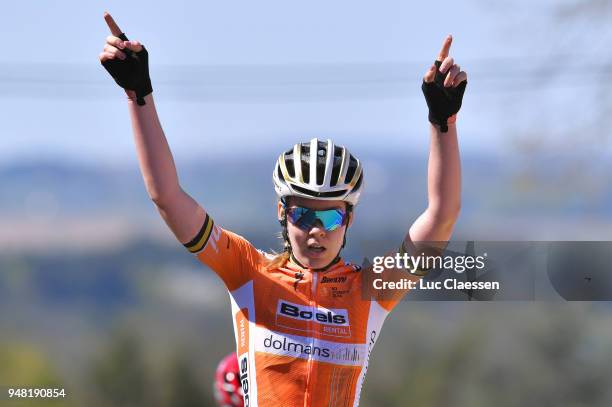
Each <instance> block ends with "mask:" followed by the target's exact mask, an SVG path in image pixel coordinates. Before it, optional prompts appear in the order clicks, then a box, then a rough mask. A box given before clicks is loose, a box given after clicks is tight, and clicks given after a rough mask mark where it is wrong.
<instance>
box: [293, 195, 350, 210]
mask: <svg viewBox="0 0 612 407" xmlns="http://www.w3.org/2000/svg"><path fill="white" fill-rule="evenodd" d="M287 205H289V206H293V205H295V206H303V207H304V208H310V209H319V210H323V209H332V208H340V209H345V208H346V203H345V202H344V201H340V200H335V201H322V200H318V199H310V198H302V197H300V196H290V197H287Z"/></svg>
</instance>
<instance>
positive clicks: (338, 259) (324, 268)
mask: <svg viewBox="0 0 612 407" xmlns="http://www.w3.org/2000/svg"><path fill="white" fill-rule="evenodd" d="M289 260H290V261H292V262H294V263H295V264H297V265H298V266H300V267H301V268H303V269H311V270H312V271H325V270H327V269H328V268H330V267H331V266H333V265H334V264H336V263H338V262H339V261H340V252H338V254H337V255H336V257H335V258H334V259H333V260H332V261H331V262H330V263H329V264H328V265H327V266H325V267H321V268H316V269H315V268H311V267H306V266H304V265H303V264H302V263H300V262H299V261H298V259H296V258H295V256H294V255H293V253H291V254H290V255H289Z"/></svg>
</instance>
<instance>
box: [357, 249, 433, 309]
mask: <svg viewBox="0 0 612 407" xmlns="http://www.w3.org/2000/svg"><path fill="white" fill-rule="evenodd" d="M405 253H407V251H406V249H405V247H404V242H402V243H401V245H400V247H399V250H396V251H391V252H389V253H386V255H385V257H395V256H396V254H399V255H400V256H404V254H405ZM411 264H412V263H411ZM368 271H369V272H370V273H372V277H370V278H371V281H373V280H374V279H375V278H378V279H381V280H382V281H385V282H387V283H390V282H393V283H395V284H396V287H401V288H394V289H383V290H373V291H374V295H373V297H374V299H375V300H376V302H378V304H379V305H380V306H381V307H383V308H384V309H386V310H387V311H388V312H391V311H392V310H393V308H395V307H396V306H397V304H399V303H400V302H401V301H402V299H403V298H404V297H405V296H406V294H408V292H409V291H410V286H408V285H407V282H408V281H411V282H412V283H413V284H416V283H417V282H418V281H419V280H420V279H421V278H422V277H423V275H422V274H421V273H423V272H425V270H422V269H421V268H417V269H416V271H415V273H411V272H409V271H408V270H406V269H401V268H395V267H393V268H384V270H383V271H382V272H381V273H373V270H372V267H370V268H369V269H368ZM400 283H403V284H400Z"/></svg>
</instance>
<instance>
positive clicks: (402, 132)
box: [0, 0, 612, 406]
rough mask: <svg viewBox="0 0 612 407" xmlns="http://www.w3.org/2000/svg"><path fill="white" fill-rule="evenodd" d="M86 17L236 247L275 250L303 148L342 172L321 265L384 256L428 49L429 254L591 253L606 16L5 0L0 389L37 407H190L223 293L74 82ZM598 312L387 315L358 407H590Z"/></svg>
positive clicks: (90, 51)
mask: <svg viewBox="0 0 612 407" xmlns="http://www.w3.org/2000/svg"><path fill="white" fill-rule="evenodd" d="M105 10H108V11H109V12H111V13H112V14H113V16H114V17H115V19H116V21H117V22H118V24H119V26H120V27H121V28H122V29H123V30H124V31H125V32H126V34H127V35H128V36H129V37H130V38H131V39H138V40H140V41H142V42H143V43H144V44H145V45H146V47H147V49H148V50H149V53H150V64H151V76H152V80H153V87H154V89H155V99H156V104H157V107H158V112H159V114H160V117H161V121H162V124H163V127H164V130H165V133H166V136H167V138H168V141H169V143H170V146H171V148H172V151H173V154H174V158H175V162H176V165H177V168H178V171H179V176H180V179H181V184H182V186H183V188H184V189H185V190H186V191H188V192H189V193H190V194H191V195H192V196H193V197H194V198H195V199H196V200H198V201H199V202H200V203H201V204H202V205H203V206H204V207H205V208H206V209H207V210H208V211H209V212H210V213H211V214H212V216H213V217H214V219H215V221H216V222H217V223H218V224H220V225H222V226H223V227H225V228H228V229H231V230H233V231H235V232H236V233H239V234H241V235H243V236H245V237H246V238H247V239H249V240H250V241H251V242H253V243H254V244H255V245H256V246H257V247H259V248H261V249H276V250H278V249H280V244H279V243H280V241H279V240H278V238H277V234H278V231H279V228H278V224H277V222H276V218H275V216H276V207H275V196H274V193H273V189H272V182H271V173H272V169H273V165H274V162H275V159H276V157H277V155H278V153H279V152H280V151H282V150H283V149H286V148H289V147H290V146H291V145H293V144H294V143H295V142H297V141H298V140H308V139H310V138H312V137H320V138H328V137H329V138H332V139H333V140H334V141H335V142H337V143H340V144H344V145H347V146H348V147H349V148H350V150H351V151H352V152H353V153H354V154H355V155H356V156H358V157H359V158H360V159H362V161H363V162H364V166H365V174H366V192H365V194H364V195H363V199H362V203H361V204H360V206H359V207H358V208H357V218H356V222H355V223H354V227H353V228H352V230H351V231H350V233H349V238H348V246H347V249H346V253H345V258H346V259H348V260H353V261H356V262H358V263H360V262H361V260H362V258H363V253H362V249H363V248H364V247H366V246H368V247H369V246H371V243H372V242H385V243H386V242H389V244H390V245H396V244H397V242H400V241H401V239H402V237H403V235H404V234H405V232H406V231H407V229H408V227H409V226H410V225H411V223H412V222H413V221H414V220H415V219H416V217H417V216H418V215H419V214H420V213H421V211H422V210H424V209H425V207H426V164H427V147H428V123H427V108H426V105H425V102H424V99H423V96H422V94H421V90H420V82H421V78H422V76H423V74H424V72H425V70H426V69H427V67H428V66H429V65H430V64H431V63H432V61H433V59H434V58H435V56H436V55H437V52H438V50H439V48H440V45H441V43H442V40H443V39H444V36H445V35H446V34H448V33H451V34H453V36H454V42H453V46H452V48H451V55H453V56H454V57H455V60H456V62H457V63H458V64H460V65H461V67H462V69H464V70H466V71H467V72H468V77H469V78H468V82H469V84H468V87H467V92H466V96H465V98H464V103H463V108H462V110H461V113H460V115H459V125H458V129H459V138H460V145H461V153H462V166H463V207H462V213H461V217H460V219H459V222H458V224H457V226H456V231H455V235H454V237H453V238H454V239H457V240H520V241H531V240H610V235H612V187H611V185H612V184H611V183H610V174H611V173H612V172H611V170H612V168H611V167H612V160H610V157H611V156H612V147H611V143H610V134H611V132H610V125H611V121H612V119H611V118H612V115H611V114H610V113H611V110H612V96H611V95H612V92H610V78H611V77H612V57H611V54H610V52H609V50H610V47H609V43H610V41H612V27H611V26H610V24H606V23H607V22H609V21H610V17H611V15H612V2H609V1H601V0H582V1H577V0H572V1H557V0H555V1H552V0H551V1H543V0H540V1H536V2H534V1H526V0H522V1H513V2H506V3H499V4H498V3H491V2H487V1H483V0H469V1H466V2H444V1H442V2H436V3H435V4H432V3H426V2H421V3H418V2H417V3H415V2H402V1H389V2H384V3H380V2H378V3H374V2H366V1H355V0H353V1H345V0H341V1H336V2H331V3H330V2H323V1H318V0H316V1H310V2H307V3H300V4H297V3H287V2H280V1H259V2H256V3H252V2H251V3H235V2H232V3H220V2H210V1H201V2H196V1H177V2H172V3H167V4H165V5H153V4H150V3H149V2H143V1H136V2H129V3H126V2H119V1H106V2H101V1H90V2H77V1H64V2H61V3H53V4H52V3H44V4H43V3H40V2H36V1H31V0H26V1H21V2H10V3H6V4H3V13H2V14H3V16H4V18H3V22H2V25H0V34H1V35H2V37H3V38H5V41H4V44H3V51H4V52H2V53H1V54H0V112H1V113H0V118H1V131H0V133H1V134H2V136H1V137H0V185H2V188H1V189H0V386H27V387H40V386H50V385H55V386H56V387H65V388H66V391H67V393H68V395H69V396H68V397H67V398H66V400H63V401H59V402H57V403H55V404H53V403H52V402H46V401H45V402H41V404H44V405H46V406H50V405H58V406H59V405H62V406H63V405H66V406H83V405H87V406H108V405H117V406H128V405H129V406H169V405H172V406H196V405H202V406H211V405H212V391H211V389H212V379H213V372H214V369H215V367H216V364H217V362H218V361H219V360H220V359H221V358H222V357H223V356H224V355H225V354H227V353H229V352H230V351H232V350H233V348H234V341H233V336H232V335H233V334H232V326H231V319H230V310H229V299H228V296H227V293H226V292H225V291H224V288H223V285H222V284H221V282H220V280H219V279H217V278H216V277H215V276H214V275H213V274H212V273H211V272H210V270H207V269H206V268H205V267H203V266H202V265H201V264H199V263H198V262H197V261H196V260H195V259H194V258H193V257H192V256H191V255H190V254H188V253H187V252H186V251H185V250H184V249H183V248H182V246H181V245H180V244H178V242H177V241H176V240H175V239H174V237H173V235H172V234H171V232H170V231H169V230H168V229H167V228H166V226H165V224H164V222H163V220H162V219H161V218H160V217H159V215H158V213H157V211H156V209H155V207H154V206H153V204H152V202H151V201H150V200H149V199H148V196H147V193H146V190H145V188H144V184H143V182H142V178H141V176H140V172H139V169H138V163H137V160H136V154H135V149H134V145H133V140H132V136H131V129H130V123H129V117H128V114H127V108H126V103H125V96H124V94H123V91H122V90H121V89H119V88H118V87H117V86H116V85H115V84H114V82H113V81H112V79H111V78H110V77H108V75H107V74H106V72H105V71H104V69H103V68H102V67H101V66H100V64H99V61H98V53H100V52H101V51H102V48H103V46H104V41H105V37H106V36H107V35H108V30H107V27H106V25H105V23H104V20H103V18H102V14H103V12H104V11H105ZM610 310H611V308H610V306H609V303H604V302H599V303H594V302H571V303H568V302H563V301H558V302H552V301H551V302H530V303H518V302H508V303H491V302H470V303H467V302H457V303H454V302H453V303H450V302H447V303H445V302H405V303H402V304H400V305H399V306H398V308H396V311H395V312H394V314H392V315H391V316H390V317H389V319H388V320H387V322H386V329H385V331H384V333H383V334H382V337H381V339H380V340H379V344H378V345H377V347H376V350H375V351H374V357H373V359H372V361H371V363H370V367H369V372H368V378H367V380H366V384H365V388H364V391H363V393H362V405H364V406H448V405H454V406H490V405H493V404H495V405H497V406H542V405H555V406H609V405H611V404H612V394H611V392H610V389H609V386H608V384H609V377H610V375H611V374H612V352H610V349H612V314H611V312H610ZM2 403H9V402H7V401H6V400H4V401H3V400H2V399H0V404H2ZM11 403H12V402H11ZM7 405H17V404H14V403H13V404H7Z"/></svg>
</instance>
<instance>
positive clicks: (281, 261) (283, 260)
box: [265, 251, 289, 271]
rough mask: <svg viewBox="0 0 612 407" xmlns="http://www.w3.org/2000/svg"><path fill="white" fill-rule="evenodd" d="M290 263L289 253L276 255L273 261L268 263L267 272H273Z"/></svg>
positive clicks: (270, 260)
mask: <svg viewBox="0 0 612 407" xmlns="http://www.w3.org/2000/svg"><path fill="white" fill-rule="evenodd" d="M288 261H289V252H288V251H284V252H282V253H274V257H272V258H271V259H269V260H268V261H267V264H266V266H265V270H266V271H271V270H274V269H277V268H280V267H282V266H284V265H285V264H287V262H288Z"/></svg>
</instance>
